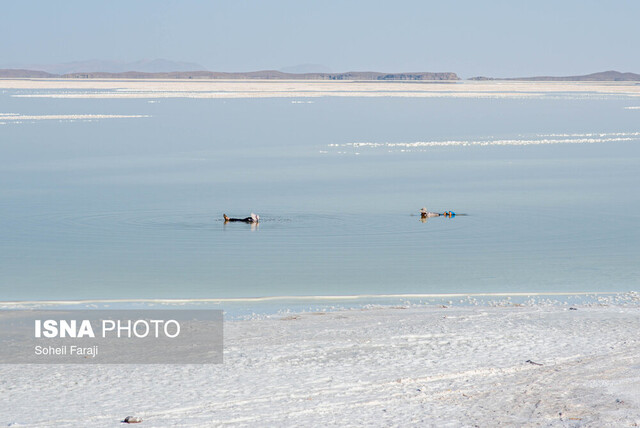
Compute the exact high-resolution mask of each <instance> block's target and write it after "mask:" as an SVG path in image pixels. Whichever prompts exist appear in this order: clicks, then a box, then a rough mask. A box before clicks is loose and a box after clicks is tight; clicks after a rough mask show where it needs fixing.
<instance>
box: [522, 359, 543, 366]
mask: <svg viewBox="0 0 640 428" xmlns="http://www.w3.org/2000/svg"><path fill="white" fill-rule="evenodd" d="M525 363H529V364H533V365H534V366H542V365H543V364H540V363H536V362H533V361H531V360H527V361H525Z"/></svg>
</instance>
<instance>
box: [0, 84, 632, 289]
mask: <svg viewBox="0 0 640 428" xmlns="http://www.w3.org/2000/svg"><path fill="white" fill-rule="evenodd" d="M23 92H24V91H23ZM12 94H14V93H13V92H5V93H3V94H0V113H20V114H32V115H36V114H145V115H151V117H149V118H136V119H104V120H96V121H91V122H87V121H74V122H69V121H24V122H22V123H6V124H4V125H1V126H0V237H1V240H0V300H48V299H111V298H115V299H128V298H150V299H151V298H193V299H195V298H225V297H252V296H278V295H345V294H349V295H355V294H405V293H412V294H432V293H479V292H551V291H553V292H558V291H559V292H573V291H625V290H633V289H638V285H639V282H640V276H639V272H638V260H640V233H639V232H638V227H637V225H638V220H639V219H640V214H639V213H640V199H639V198H638V190H637V189H638V185H639V184H640V168H638V166H639V165H640V163H639V160H640V159H639V158H640V138H639V137H638V136H633V135H631V134H633V133H637V132H638V131H640V110H627V109H624V107H626V106H633V105H639V104H640V102H637V101H635V102H634V100H633V99H632V98H624V97H611V98H607V97H601V96H598V97H584V96H583V97H579V98H576V97H573V96H571V95H566V96H561V97H548V98H540V99H404V98H372V99H359V98H319V99H314V100H313V103H292V102H291V100H290V99H236V100H215V99H195V100H194V99H189V100H187V99H161V100H159V102H157V103H153V104H151V103H148V102H147V101H146V100H137V99H128V100H127V99H125V100H104V99H103V100H99V99H96V100H86V99H85V100H83V99H62V100H60V99H39V98H15V97H11V95H12ZM572 133H579V134H585V133H605V134H606V133H609V134H611V133H623V134H625V135H626V137H625V138H626V139H625V140H623V141H606V142H600V143H593V144H580V143H578V144H548V145H541V144H536V145H517V146H513V145H511V146H495V145H489V146H452V147H422V148H420V149H419V150H420V151H419V150H418V149H415V150H411V151H404V152H403V151H400V149H395V148H393V149H390V148H389V147H386V146H384V147H363V148H354V147H353V146H348V145H347V144H349V143H354V142H378V143H386V142H391V143H397V142H417V141H422V142H424V141H447V140H456V141H461V140H464V141H466V140H468V141H475V140H483V141H495V140H500V139H516V140H531V139H533V140H539V139H541V138H548V137H541V135H543V134H572ZM629 135H631V136H629ZM356 153H358V154H356ZM422 206H427V208H429V209H430V210H432V211H443V210H453V211H455V212H458V213H464V214H467V215H466V216H457V217H455V218H451V219H449V218H433V219H429V220H428V221H427V222H425V223H422V222H420V219H419V217H417V216H416V214H418V210H419V209H420V208H421V207H422ZM252 211H253V212H256V213H258V214H260V216H261V220H262V221H261V223H260V225H259V226H258V227H257V228H255V227H251V226H249V225H245V224H228V225H224V223H223V222H222V221H221V218H222V214H223V213H227V214H229V215H232V216H242V217H244V216H246V215H248V214H249V213H250V212H252Z"/></svg>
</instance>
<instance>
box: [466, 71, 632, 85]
mask: <svg viewBox="0 0 640 428" xmlns="http://www.w3.org/2000/svg"><path fill="white" fill-rule="evenodd" d="M469 80H525V81H540V82H544V81H559V82H562V81H577V82H583V81H584V82H634V81H640V74H635V73H620V72H619V71H613V70H612V71H602V72H600V73H592V74H587V75H584V76H537V77H509V78H494V77H482V76H480V77H472V78H471V79H469Z"/></svg>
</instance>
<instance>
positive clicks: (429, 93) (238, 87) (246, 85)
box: [0, 79, 640, 99]
mask: <svg viewBox="0 0 640 428" xmlns="http://www.w3.org/2000/svg"><path fill="white" fill-rule="evenodd" d="M2 90H15V91H17V92H16V93H12V94H11V96H13V97H26V98H109V99H113V98H118V99H120V98H143V99H157V98H315V97H409V98H414V97H419V98H434V97H436V98H443V97H444V98H535V97H541V96H549V95H552V96H567V94H568V93H570V94H573V96H576V95H580V96H586V97H592V96H594V95H596V96H630V97H638V96H640V85H638V84H637V83H636V82H524V81H481V82H472V81H451V82H442V81H438V82H424V81H395V82H388V81H384V82H380V81H325V80H310V81H300V80H277V81H273V80H205V79H192V80H190V79H164V80H163V79H155V80H153V79H148V80H145V79H139V80H138V79H132V80H127V79H0V91H2ZM23 90H31V91H38V92H29V93H24V92H22V91H23Z"/></svg>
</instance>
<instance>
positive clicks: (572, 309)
mask: <svg viewBox="0 0 640 428" xmlns="http://www.w3.org/2000/svg"><path fill="white" fill-rule="evenodd" d="M569 310H570V311H577V310H578V308H569Z"/></svg>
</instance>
